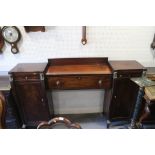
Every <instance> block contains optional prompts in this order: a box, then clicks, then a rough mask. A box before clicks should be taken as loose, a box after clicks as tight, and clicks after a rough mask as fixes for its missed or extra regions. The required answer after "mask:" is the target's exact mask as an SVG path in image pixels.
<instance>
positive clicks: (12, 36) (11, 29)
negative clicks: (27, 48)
mask: <svg viewBox="0 0 155 155" xmlns="http://www.w3.org/2000/svg"><path fill="white" fill-rule="evenodd" d="M2 36H3V38H4V40H5V41H6V42H8V43H9V44H10V45H11V52H12V53H13V54H16V53H18V52H19V50H18V47H17V43H18V41H19V40H20V39H21V33H20V31H19V29H18V28H17V27H16V26H4V27H3V28H2Z"/></svg>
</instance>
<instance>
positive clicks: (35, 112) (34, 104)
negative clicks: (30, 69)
mask: <svg viewBox="0 0 155 155" xmlns="http://www.w3.org/2000/svg"><path fill="white" fill-rule="evenodd" d="M15 89H16V95H17V97H18V100H19V103H18V104H20V105H19V107H20V108H21V110H22V112H23V117H24V120H25V122H33V121H44V120H48V119H49V110H48V104H47V99H46V97H45V94H44V92H43V90H42V86H41V82H40V81H34V82H32V81H26V82H15Z"/></svg>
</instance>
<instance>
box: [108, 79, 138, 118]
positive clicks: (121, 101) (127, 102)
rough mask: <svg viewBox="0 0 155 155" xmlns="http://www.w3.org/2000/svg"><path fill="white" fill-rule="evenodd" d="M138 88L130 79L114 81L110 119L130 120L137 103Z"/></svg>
mask: <svg viewBox="0 0 155 155" xmlns="http://www.w3.org/2000/svg"><path fill="white" fill-rule="evenodd" d="M137 92H138V86H137V85H136V84H134V83H133V82H132V81H131V80H130V79H129V78H118V79H115V80H114V88H113V95H112V100H111V104H110V109H109V110H110V111H109V118H110V120H112V119H116V118H117V119H118V118H123V119H129V118H130V117H131V115H132V111H133V107H134V105H135V102H136V98H137Z"/></svg>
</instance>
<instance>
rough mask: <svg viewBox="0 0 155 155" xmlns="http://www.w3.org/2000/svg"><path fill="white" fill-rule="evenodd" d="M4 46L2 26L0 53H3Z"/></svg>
mask: <svg viewBox="0 0 155 155" xmlns="http://www.w3.org/2000/svg"><path fill="white" fill-rule="evenodd" d="M3 46H4V39H3V36H2V32H1V28H0V53H2V48H3Z"/></svg>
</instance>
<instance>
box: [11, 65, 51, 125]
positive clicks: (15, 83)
mask: <svg viewBox="0 0 155 155" xmlns="http://www.w3.org/2000/svg"><path fill="white" fill-rule="evenodd" d="M45 67H46V63H30V64H27V63H26V64H25V63H22V64H18V65H17V66H16V67H14V68H13V69H12V70H11V71H10V72H9V74H10V76H11V78H12V81H11V87H12V90H13V96H14V99H15V101H16V104H17V106H18V110H19V113H20V117H21V118H22V121H23V122H22V123H23V124H24V125H26V127H30V126H31V127H36V126H37V125H38V122H40V121H47V120H49V119H50V118H51V116H52V115H53V113H50V112H49V107H48V99H47V93H46V90H45V83H44V70H45ZM41 75H42V76H43V77H42V76H41ZM51 107H52V106H51ZM51 111H52V110H51Z"/></svg>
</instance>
